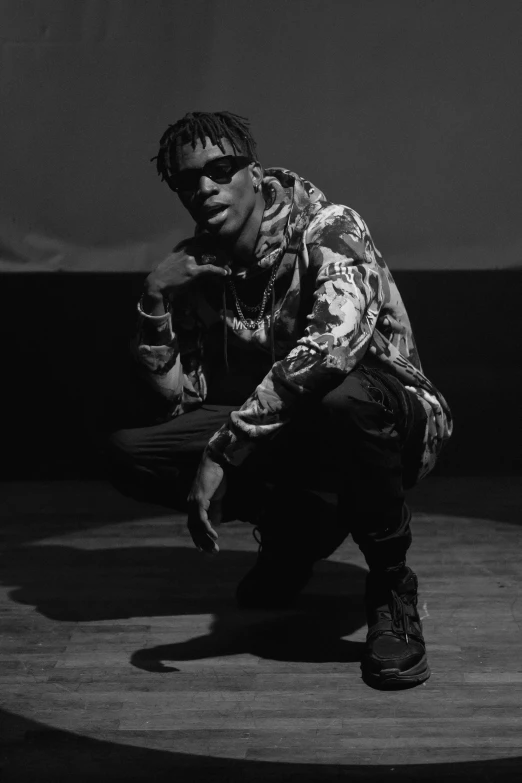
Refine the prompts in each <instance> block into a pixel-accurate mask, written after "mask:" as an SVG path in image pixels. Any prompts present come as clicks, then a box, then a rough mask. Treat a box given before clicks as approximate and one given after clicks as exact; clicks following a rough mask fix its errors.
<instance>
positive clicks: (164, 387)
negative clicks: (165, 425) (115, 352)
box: [132, 302, 207, 417]
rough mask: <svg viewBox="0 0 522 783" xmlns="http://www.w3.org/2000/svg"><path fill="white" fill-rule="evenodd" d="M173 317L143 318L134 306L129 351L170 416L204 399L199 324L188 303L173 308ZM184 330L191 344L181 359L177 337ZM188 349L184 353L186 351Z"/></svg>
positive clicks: (193, 406) (192, 406)
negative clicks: (135, 319)
mask: <svg viewBox="0 0 522 783" xmlns="http://www.w3.org/2000/svg"><path fill="white" fill-rule="evenodd" d="M174 306H175V308H176V318H175V319H174V323H175V329H176V331H174V330H173V317H172V314H171V313H170V312H168V313H166V314H165V315H158V316H153V315H147V313H145V312H143V310H142V308H141V306H140V304H138V329H137V335H136V338H135V339H134V341H133V344H132V352H133V354H134V356H135V358H136V360H137V362H138V364H139V365H140V367H141V371H142V373H143V376H144V377H145V379H146V380H147V382H148V383H149V385H150V386H152V388H153V389H154V390H155V391H156V392H157V394H158V395H159V396H160V397H162V398H163V399H164V400H165V401H166V402H167V404H168V413H169V415H170V416H171V417H173V416H178V415H180V414H181V413H185V412H186V411H188V410H191V409H193V408H195V407H198V406H199V405H201V403H202V402H203V401H204V400H205V398H206V396H207V382H206V377H205V373H204V371H203V366H202V362H201V351H200V342H201V341H200V334H199V333H200V324H199V322H198V319H197V318H196V316H195V313H194V309H193V307H192V304H191V303H190V302H178V303H176V304H175V305H174ZM185 329H187V331H188V333H189V334H190V335H191V343H192V344H191V345H189V346H185V352H184V356H183V362H182V360H181V352H180V341H179V339H178V338H179V335H180V333H181V335H183V334H184V333H185ZM187 348H188V350H187Z"/></svg>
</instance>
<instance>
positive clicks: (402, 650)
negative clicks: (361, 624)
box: [361, 566, 431, 690]
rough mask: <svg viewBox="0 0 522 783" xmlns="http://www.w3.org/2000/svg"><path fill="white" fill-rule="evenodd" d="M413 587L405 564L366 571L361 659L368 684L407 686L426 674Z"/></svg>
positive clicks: (413, 579) (413, 578) (415, 587)
mask: <svg viewBox="0 0 522 783" xmlns="http://www.w3.org/2000/svg"><path fill="white" fill-rule="evenodd" d="M417 590H418V580H417V577H416V575H415V574H414V573H413V571H412V570H411V568H408V567H407V566H402V567H400V568H394V569H387V570H386V571H370V573H369V574H368V578H367V582H366V596H365V604H366V617H367V621H368V635H367V637H366V647H365V650H364V654H363V659H362V663H361V670H362V676H363V680H364V681H365V682H366V683H367V684H368V685H371V686H373V687H375V688H380V689H383V690H384V689H390V690H391V689H398V688H411V687H413V686H415V685H420V683H422V682H424V681H425V680H427V679H428V677H429V676H430V673H431V672H430V669H429V666H428V659H427V657H426V646H425V643H424V638H423V635H422V623H421V620H420V617H419V613H418V611H417V600H418V595H417Z"/></svg>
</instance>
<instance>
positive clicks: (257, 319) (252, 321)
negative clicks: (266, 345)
mask: <svg viewBox="0 0 522 783" xmlns="http://www.w3.org/2000/svg"><path fill="white" fill-rule="evenodd" d="M280 263H281V259H280V260H279V261H278V262H277V263H275V264H274V266H273V269H272V274H271V275H270V280H269V281H268V284H267V286H266V288H265V290H264V291H263V296H262V298H261V302H260V303H259V304H258V305H247V304H245V302H243V301H242V300H241V299H240V298H239V296H238V295H237V291H236V286H235V285H234V283H233V281H232V280H227V284H228V287H229V288H230V290H231V292H232V296H233V297H234V304H235V306H236V310H237V314H238V316H239V320H240V321H241V323H242V324H243V326H245V327H246V328H247V329H259V327H260V326H261V324H262V323H263V317H264V315H265V310H266V306H267V303H268V297H269V296H270V294H271V293H272V289H273V287H274V283H275V279H276V274H277V270H278V269H279V265H280ZM243 310H247V311H248V312H250V313H252V318H247V317H246V316H245V314H244V313H243Z"/></svg>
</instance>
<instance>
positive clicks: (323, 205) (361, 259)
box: [136, 168, 452, 478]
mask: <svg viewBox="0 0 522 783" xmlns="http://www.w3.org/2000/svg"><path fill="white" fill-rule="evenodd" d="M263 194H264V196H265V201H266V209H265V212H264V215H263V220H262V223H261V227H260V231H259V235H258V238H257V242H256V247H255V250H254V254H255V262H254V263H253V264H252V265H251V266H249V267H247V268H238V267H237V266H234V267H233V280H234V282H235V284H236V290H237V292H238V295H239V296H240V297H241V296H242V290H243V289H242V284H243V286H244V284H246V281H250V283H249V285H254V286H255V280H256V279H257V281H258V283H259V286H258V287H259V290H260V291H261V293H262V291H263V290H264V288H265V287H266V284H267V282H268V279H269V276H270V273H271V270H272V269H273V266H274V264H278V270H277V274H276V278H275V285H274V289H273V293H272V297H271V303H270V304H271V306H269V307H268V312H267V314H266V315H265V317H264V319H263V322H262V323H261V325H260V326H259V327H258V328H254V329H246V328H245V326H244V324H243V323H242V322H241V319H240V318H239V317H238V313H237V309H236V307H235V306H234V297H233V295H232V292H231V290H230V289H228V286H227V283H226V282H225V283H224V284H223V286H221V284H220V282H216V279H215V278H213V279H212V280H211V281H209V279H208V278H206V279H205V283H204V284H202V285H201V286H199V287H198V290H197V291H194V290H193V291H192V292H191V293H190V295H188V296H187V295H184V296H183V298H181V297H180V298H176V300H175V301H174V302H173V307H172V310H173V313H172V314H170V313H169V314H166V315H164V316H156V317H153V316H147V315H145V314H144V313H143V312H142V311H141V308H139V307H138V311H139V313H140V316H139V330H138V339H137V342H136V354H137V357H138V360H139V361H140V362H141V364H142V365H143V367H144V369H145V370H146V373H147V376H148V378H149V380H150V382H151V383H152V384H153V385H154V386H155V387H156V389H157V390H158V392H160V393H161V395H162V396H163V397H164V398H166V399H167V400H168V401H169V413H170V415H171V416H178V415H180V414H182V413H184V412H186V411H188V410H191V409H193V408H195V407H198V406H200V405H201V404H202V403H203V402H204V401H205V400H206V401H207V402H208V401H209V400H210V399H212V394H211V395H210V397H209V389H210V391H211V393H212V389H213V388H218V387H220V386H224V387H226V386H227V374H226V373H225V371H224V367H225V365H226V364H228V368H227V372H228V374H229V377H230V376H231V377H232V379H233V382H232V383H228V386H229V388H236V389H237V388H240V387H241V380H243V381H245V380H246V382H247V387H246V389H245V392H244V396H243V397H242V398H241V400H238V401H237V402H238V404H240V402H242V401H243V400H244V399H245V397H247V399H246V401H245V402H244V403H243V404H242V406H241V408H240V410H238V411H237V412H233V413H232V414H231V415H230V418H229V421H228V423H227V424H226V425H224V426H223V427H222V428H221V429H220V430H219V431H218V432H216V433H215V435H214V436H213V437H212V438H211V440H210V442H209V445H208V451H209V453H210V454H211V456H213V458H214V459H216V460H217V461H221V462H228V463H229V464H232V465H240V464H241V463H242V462H243V461H244V460H245V459H246V458H247V457H248V455H249V454H250V453H251V452H252V451H253V450H254V449H255V448H256V444H258V443H259V442H260V441H261V440H262V439H266V438H270V437H271V436H272V435H274V434H275V433H276V432H277V431H278V430H279V429H280V428H281V427H283V426H284V424H285V422H286V421H288V418H289V416H290V414H291V411H292V407H293V404H294V402H295V400H296V398H297V397H298V396H299V395H302V394H303V393H309V392H316V393H317V392H321V390H323V389H324V391H325V392H326V391H328V390H329V389H330V388H332V386H333V385H335V383H336V379H338V381H339V382H340V381H341V380H342V378H343V377H345V376H346V375H347V374H348V373H349V372H350V371H351V370H353V369H354V368H355V367H356V366H357V364H358V363H359V362H361V361H362V360H364V363H365V364H369V365H371V366H373V367H380V368H382V369H383V370H386V371H388V372H390V373H392V374H393V375H394V376H395V377H397V378H398V379H399V380H400V381H402V383H403V384H404V385H405V386H406V387H407V388H409V389H411V390H413V391H414V392H415V394H416V395H417V397H418V399H419V400H420V402H421V404H422V406H423V407H424V410H425V411H426V414H427V424H426V431H425V436H424V452H423V455H422V460H421V463H420V464H419V470H418V478H421V477H422V476H424V475H425V474H426V473H428V472H429V471H430V470H431V468H432V467H433V465H434V464H435V460H436V458H437V455H438V453H439V451H440V449H441V447H442V444H443V442H444V441H445V440H446V439H447V438H449V436H450V435H451V430H452V421H451V413H450V410H449V408H448V406H447V404H446V402H445V400H444V398H443V397H442V395H441V394H440V392H439V391H438V390H437V389H436V388H435V387H434V386H433V384H432V383H431V382H430V381H429V380H428V379H427V378H426V376H425V375H424V374H423V372H422V367H421V363H420V360H419V356H418V354H417V350H416V347H415V341H414V338H413V334H412V329H411V325H410V322H409V319H408V315H407V313H406V309H405V307H404V304H403V302H402V299H401V296H400V294H399V291H398V289H397V287H396V285H395V283H394V280H393V278H392V275H391V274H390V271H389V269H388V267H387V266H386V264H385V262H384V260H383V258H382V256H381V254H380V253H379V251H378V250H377V248H376V247H375V245H374V243H373V240H372V238H371V236H370V232H369V230H368V228H367V226H366V224H365V223H364V221H363V220H362V219H361V217H360V216H359V215H358V214H357V213H356V212H354V210H352V209H350V208H349V207H346V206H343V205H340V204H332V203H330V202H328V201H327V200H326V198H325V196H324V194H323V193H321V191H319V190H318V189H317V188H315V187H314V186H313V185H312V184H311V183H310V182H308V181H306V180H303V179H301V178H300V177H298V176H297V175H296V174H294V173H293V172H291V171H288V170H285V169H276V168H272V169H267V170H266V171H265V176H264V179H263ZM203 239H205V237H203ZM195 241H197V240H195ZM206 241H207V242H211V240H210V239H207V240H206ZM207 247H208V245H207ZM207 281H208V282H207ZM218 289H219V290H218ZM227 289H228V290H227ZM260 298H261V296H259V297H258V299H260ZM247 315H248V313H247ZM386 316H390V317H391V318H390V321H389V323H387V322H386V321H385V320H384V319H385V317H386ZM384 324H386V326H385V325H384ZM248 384H250V385H249V386H248ZM243 386H244V383H243ZM216 399H217V398H216V397H214V401H216ZM219 401H220V402H230V404H234V402H236V400H232V399H230V398H228V399H223V400H219Z"/></svg>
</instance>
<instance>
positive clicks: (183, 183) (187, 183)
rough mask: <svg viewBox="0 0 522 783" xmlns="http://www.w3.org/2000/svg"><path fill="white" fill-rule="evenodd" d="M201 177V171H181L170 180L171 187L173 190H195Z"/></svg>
mask: <svg viewBox="0 0 522 783" xmlns="http://www.w3.org/2000/svg"><path fill="white" fill-rule="evenodd" d="M200 177H201V170H200V169H197V170H196V171H190V170H189V169H187V171H180V172H178V173H177V174H174V175H173V176H172V177H171V178H170V182H169V184H170V186H171V188H172V189H173V190H195V189H196V188H197V186H198V182H199V179H200Z"/></svg>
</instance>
